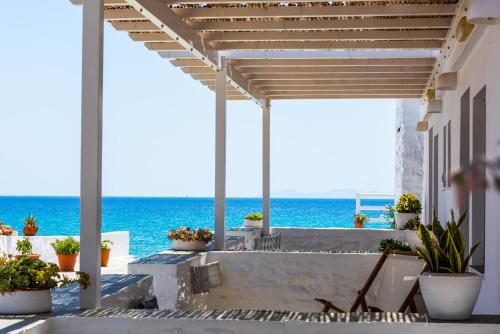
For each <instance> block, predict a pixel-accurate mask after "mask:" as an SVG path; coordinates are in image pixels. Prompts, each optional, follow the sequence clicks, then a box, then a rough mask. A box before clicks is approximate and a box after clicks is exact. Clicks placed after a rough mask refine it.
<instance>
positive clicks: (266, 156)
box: [262, 100, 271, 234]
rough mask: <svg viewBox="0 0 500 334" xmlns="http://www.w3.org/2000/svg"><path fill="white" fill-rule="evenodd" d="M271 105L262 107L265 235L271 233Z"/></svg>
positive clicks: (267, 103)
mask: <svg viewBox="0 0 500 334" xmlns="http://www.w3.org/2000/svg"><path fill="white" fill-rule="evenodd" d="M270 160H271V105H270V104H269V100H267V101H266V104H265V106H264V107H262V215H263V216H264V217H263V224H264V233H266V234H267V233H269V231H270V227H271V226H270V216H271V215H270V210H271V161H270Z"/></svg>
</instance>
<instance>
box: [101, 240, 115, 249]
mask: <svg viewBox="0 0 500 334" xmlns="http://www.w3.org/2000/svg"><path fill="white" fill-rule="evenodd" d="M111 245H113V241H111V240H103V241H101V249H111Z"/></svg>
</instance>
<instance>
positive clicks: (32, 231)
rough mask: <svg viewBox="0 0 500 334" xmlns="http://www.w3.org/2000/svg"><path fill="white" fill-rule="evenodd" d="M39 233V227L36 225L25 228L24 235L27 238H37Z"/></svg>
mask: <svg viewBox="0 0 500 334" xmlns="http://www.w3.org/2000/svg"><path fill="white" fill-rule="evenodd" d="M37 232H38V226H36V225H26V226H24V227H23V233H24V235H25V236H27V237H32V236H35V235H36V233H37Z"/></svg>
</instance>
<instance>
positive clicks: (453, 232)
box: [417, 211, 483, 320]
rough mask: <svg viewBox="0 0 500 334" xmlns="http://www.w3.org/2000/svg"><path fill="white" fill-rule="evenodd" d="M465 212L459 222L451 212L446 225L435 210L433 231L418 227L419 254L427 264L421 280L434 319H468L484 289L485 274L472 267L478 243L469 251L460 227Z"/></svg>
mask: <svg viewBox="0 0 500 334" xmlns="http://www.w3.org/2000/svg"><path fill="white" fill-rule="evenodd" d="M466 214H467V213H464V214H463V215H462V216H461V217H460V219H459V220H458V223H456V222H455V217H454V215H453V211H451V220H450V221H449V222H448V223H447V224H446V226H445V228H443V227H442V226H441V224H440V222H439V221H438V220H437V218H436V214H435V213H434V219H433V221H432V232H431V231H429V229H428V228H427V227H426V226H425V225H424V224H420V225H419V227H418V236H419V238H420V239H421V240H422V245H423V246H422V247H417V253H418V255H419V256H420V257H421V258H422V259H424V261H425V262H426V263H427V267H428V272H426V273H422V274H421V275H419V276H418V280H419V283H420V289H421V291H422V296H423V298H424V302H425V305H426V307H427V310H428V311H429V315H430V316H431V317H432V318H435V319H441V320H465V319H469V318H470V316H471V314H472V311H473V310H474V306H475V305H476V301H477V297H478V295H479V291H480V290H481V284H482V281H483V276H482V275H480V274H477V273H475V272H472V271H470V270H469V261H470V259H471V256H472V254H473V253H474V251H475V250H476V248H477V246H478V245H477V244H476V245H474V246H473V247H472V248H471V249H470V252H467V245H466V242H465V239H464V236H463V233H462V231H461V230H460V226H461V225H462V223H463V222H464V220H465V217H466Z"/></svg>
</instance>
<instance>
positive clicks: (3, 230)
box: [0, 220, 13, 235]
mask: <svg viewBox="0 0 500 334" xmlns="http://www.w3.org/2000/svg"><path fill="white" fill-rule="evenodd" d="M12 233H13V231H12V227H11V226H9V225H4V223H3V221H1V220H0V235H12Z"/></svg>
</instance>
